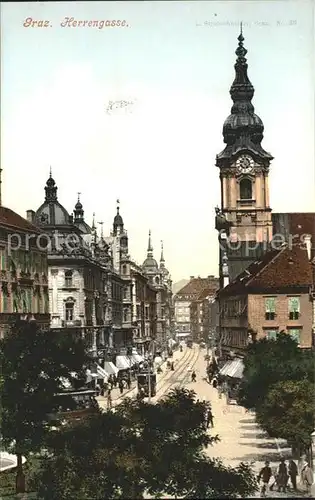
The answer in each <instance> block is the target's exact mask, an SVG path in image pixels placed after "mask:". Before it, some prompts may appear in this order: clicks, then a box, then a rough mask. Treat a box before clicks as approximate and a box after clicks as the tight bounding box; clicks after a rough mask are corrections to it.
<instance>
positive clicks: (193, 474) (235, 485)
mask: <svg viewBox="0 0 315 500" xmlns="http://www.w3.org/2000/svg"><path fill="white" fill-rule="evenodd" d="M206 406H207V405H206V404H205V403H200V402H198V403H197V402H195V393H194V392H193V391H188V390H186V389H175V390H173V391H171V392H170V393H169V394H168V395H167V396H166V397H165V398H164V399H163V400H161V401H160V402H158V403H157V404H156V405H151V404H148V403H145V402H143V401H134V400H131V399H128V400H125V401H124V403H123V404H122V405H120V406H119V407H118V408H117V410H116V412H115V413H112V412H106V413H103V414H101V415H97V416H95V417H91V418H90V419H89V420H86V421H84V422H80V423H77V424H72V425H71V426H69V427H66V428H64V429H62V430H60V431H56V433H55V435H54V436H52V437H51V440H50V442H49V448H50V450H51V451H52V452H53V455H54V456H53V457H52V458H50V459H47V462H46V464H45V466H44V469H43V470H42V471H41V473H40V474H39V475H38V477H37V490H38V492H39V498H42V499H44V500H46V499H47V500H48V499H50V500H55V499H56V500H57V499H58V500H68V499H69V500H70V498H71V499H75V500H76V499H78V500H79V499H87V498H143V495H144V493H145V492H146V493H149V494H150V495H153V496H155V497H159V496H161V495H169V496H170V495H172V496H174V495H176V496H183V495H187V494H189V493H191V494H192V493H194V494H195V495H197V496H199V492H201V494H202V496H204V495H203V493H204V492H205V493H206V494H207V496H208V498H211V497H212V496H214V495H216V496H218V495H221V498H225V497H226V496H225V495H227V496H228V497H229V498H232V497H233V496H234V497H236V496H237V495H239V494H243V493H244V494H246V495H249V494H250V493H252V492H253V491H255V489H256V482H255V478H254V476H253V475H252V473H251V471H250V469H249V468H248V467H247V466H245V465H243V464H241V465H240V467H239V468H238V469H236V470H233V469H230V468H225V467H224V466H223V465H222V464H221V462H219V461H213V460H210V459H209V458H207V457H206V456H205V454H204V449H205V447H207V446H209V445H211V444H212V443H213V442H215V441H216V440H217V439H218V438H217V437H216V436H215V437H211V436H209V434H208V433H207V430H206V426H205V419H204V414H205V409H206ZM226 481H227V483H226Z"/></svg>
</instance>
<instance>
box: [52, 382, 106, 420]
mask: <svg viewBox="0 0 315 500" xmlns="http://www.w3.org/2000/svg"><path fill="white" fill-rule="evenodd" d="M95 396H96V391H95V390H93V389H87V388H85V387H83V388H81V389H79V390H74V389H68V390H64V391H62V392H60V393H58V394H56V395H55V401H56V403H57V405H58V409H57V411H56V412H55V413H54V414H52V415H51V421H52V422H54V421H55V422H58V421H61V420H66V421H72V420H80V419H81V418H85V417H89V416H91V415H93V414H96V413H98V411H99V407H98V403H97V401H96V399H95Z"/></svg>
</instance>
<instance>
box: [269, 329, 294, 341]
mask: <svg viewBox="0 0 315 500" xmlns="http://www.w3.org/2000/svg"><path fill="white" fill-rule="evenodd" d="M265 333H266V337H267V339H268V340H276V339H277V335H278V333H279V331H278V330H265ZM287 333H288V334H289V335H290V336H291V338H292V339H293V340H295V341H296V342H297V343H298V344H300V342H301V333H302V329H301V328H288V329H287Z"/></svg>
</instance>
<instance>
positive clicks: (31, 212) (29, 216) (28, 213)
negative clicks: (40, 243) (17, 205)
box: [26, 210, 35, 224]
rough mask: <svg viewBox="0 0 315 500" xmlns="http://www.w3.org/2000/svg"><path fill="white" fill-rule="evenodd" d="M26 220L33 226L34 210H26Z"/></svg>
mask: <svg viewBox="0 0 315 500" xmlns="http://www.w3.org/2000/svg"><path fill="white" fill-rule="evenodd" d="M26 218H27V220H28V222H31V223H32V224H34V220H35V212H34V210H27V211H26Z"/></svg>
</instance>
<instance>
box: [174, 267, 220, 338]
mask: <svg viewBox="0 0 315 500" xmlns="http://www.w3.org/2000/svg"><path fill="white" fill-rule="evenodd" d="M207 287H210V288H212V287H214V288H217V278H215V277H214V276H208V277H207V278H200V276H198V278H195V277H194V276H191V277H190V281H189V282H188V283H187V285H185V286H184V287H183V288H181V290H179V291H178V292H177V293H176V295H175V296H174V319H175V328H176V335H177V337H178V338H181V337H183V338H184V337H187V336H189V335H190V334H191V333H192V325H191V317H190V305H191V303H192V302H193V301H195V300H197V299H198V297H199V295H200V294H201V292H202V291H203V290H205V289H206V288H207Z"/></svg>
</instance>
